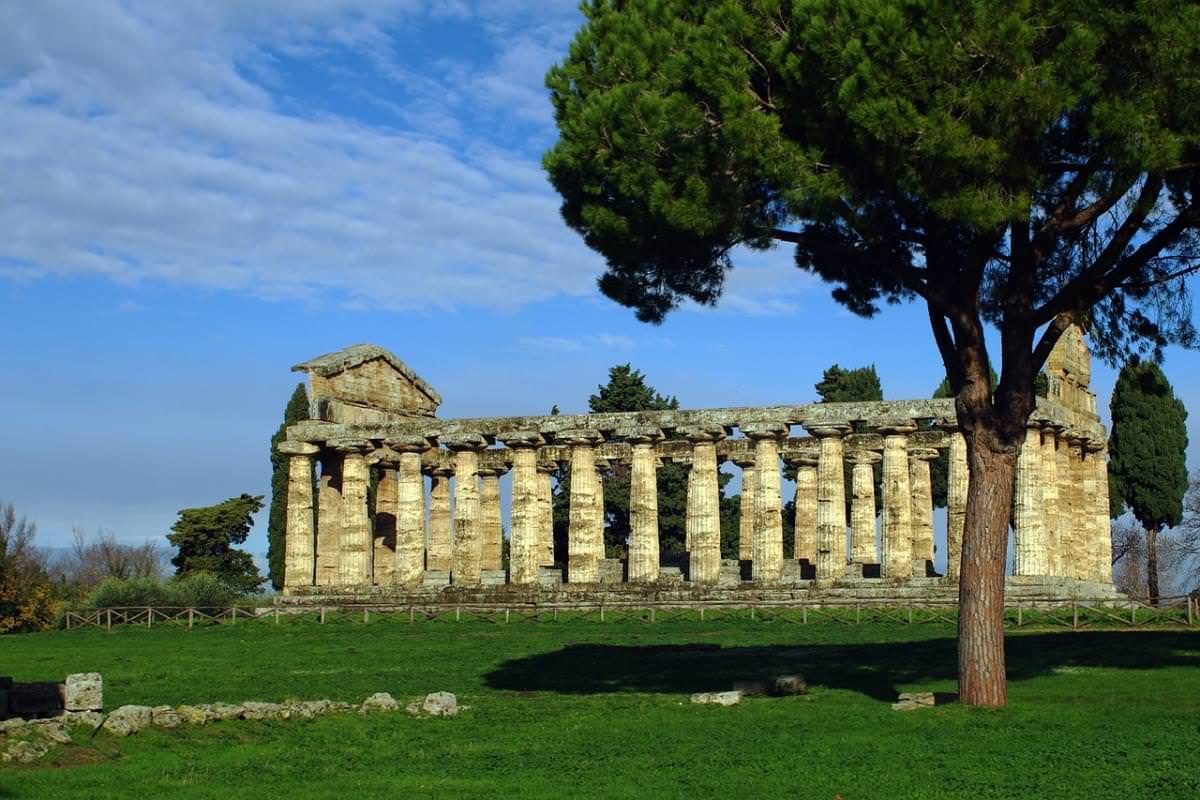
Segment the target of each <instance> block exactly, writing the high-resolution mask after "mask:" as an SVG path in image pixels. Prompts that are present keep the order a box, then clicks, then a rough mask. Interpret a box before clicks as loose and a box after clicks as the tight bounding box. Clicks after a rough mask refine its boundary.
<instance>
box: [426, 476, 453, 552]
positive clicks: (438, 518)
mask: <svg viewBox="0 0 1200 800" xmlns="http://www.w3.org/2000/svg"><path fill="white" fill-rule="evenodd" d="M429 474H430V475H431V476H432V477H431V479H430V483H429V544H428V549H427V550H426V551H425V569H427V570H430V571H431V572H449V571H450V570H451V568H452V567H453V566H454V533H453V531H454V523H453V521H452V518H451V516H450V479H451V478H452V477H454V468H453V467H451V466H449V465H447V464H438V465H436V466H434V467H433V469H431V470H430V471H429Z"/></svg>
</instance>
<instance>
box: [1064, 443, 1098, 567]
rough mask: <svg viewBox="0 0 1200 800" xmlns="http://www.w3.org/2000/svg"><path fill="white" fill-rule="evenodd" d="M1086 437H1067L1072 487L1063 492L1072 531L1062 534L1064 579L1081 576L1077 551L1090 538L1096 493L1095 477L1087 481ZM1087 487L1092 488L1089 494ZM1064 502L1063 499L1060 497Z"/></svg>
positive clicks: (1069, 474) (1068, 470) (1068, 471)
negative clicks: (1092, 506) (1092, 503)
mask: <svg viewBox="0 0 1200 800" xmlns="http://www.w3.org/2000/svg"><path fill="white" fill-rule="evenodd" d="M1087 441H1088V440H1087V439H1086V438H1083V437H1080V436H1078V435H1074V434H1072V435H1070V436H1069V437H1068V438H1067V454H1068V455H1067V464H1068V466H1067V476H1069V481H1070V486H1066V487H1064V486H1062V485H1061V484H1060V486H1059V488H1060V491H1061V490H1062V489H1064V488H1065V489H1066V490H1067V492H1066V494H1065V495H1064V496H1069V497H1070V498H1071V499H1070V505H1071V524H1070V528H1069V530H1067V531H1066V532H1065V533H1061V534H1060V535H1059V544H1060V550H1059V561H1058V574H1059V575H1061V576H1063V577H1064V578H1075V577H1078V573H1077V567H1078V561H1077V560H1076V559H1077V557H1078V556H1077V554H1078V552H1079V551H1080V550H1082V549H1083V547H1084V544H1083V543H1084V542H1085V541H1087V532H1088V529H1089V528H1090V527H1091V523H1090V517H1091V513H1090V512H1091V506H1090V505H1089V504H1090V502H1091V501H1092V494H1094V493H1095V480H1094V479H1093V480H1089V481H1086V484H1085V475H1084V472H1085V467H1084V461H1083V459H1084V454H1085V452H1086V448H1087ZM1088 490H1091V492H1090V493H1089V491H1088ZM1060 502H1061V500H1060Z"/></svg>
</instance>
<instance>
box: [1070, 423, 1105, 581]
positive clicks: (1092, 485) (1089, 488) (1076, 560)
mask: <svg viewBox="0 0 1200 800" xmlns="http://www.w3.org/2000/svg"><path fill="white" fill-rule="evenodd" d="M1095 447H1096V445H1095V444H1093V443H1092V440H1090V439H1081V440H1080V442H1079V462H1078V466H1077V474H1078V476H1079V488H1080V492H1081V494H1080V498H1079V512H1078V513H1079V525H1078V527H1077V528H1076V529H1075V537H1074V539H1073V541H1072V542H1071V552H1070V554H1069V559H1070V560H1069V563H1068V565H1067V575H1069V576H1070V577H1072V578H1077V579H1079V580H1087V579H1088V574H1089V573H1090V572H1091V562H1092V552H1091V551H1092V548H1093V547H1094V546H1095V543H1096V539H1097V538H1099V537H1098V534H1099V526H1098V525H1097V524H1096V523H1097V521H1098V520H1097V518H1096V506H1097V505H1098V503H1097V498H1098V495H1099V486H1098V483H1099V481H1097V480H1096V470H1095V469H1093V466H1094V459H1093V457H1092V452H1093V448H1095ZM1105 482H1106V483H1107V476H1105Z"/></svg>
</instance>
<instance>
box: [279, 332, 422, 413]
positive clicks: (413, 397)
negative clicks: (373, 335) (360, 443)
mask: <svg viewBox="0 0 1200 800" xmlns="http://www.w3.org/2000/svg"><path fill="white" fill-rule="evenodd" d="M292 371H293V372H306V373H308V376H309V380H310V381H311V383H312V387H311V390H310V392H309V396H310V398H311V400H310V402H311V404H312V411H313V418H314V419H318V420H324V421H329V422H339V423H359V424H361V423H379V422H388V421H392V420H410V419H422V418H429V417H432V416H433V414H434V412H435V411H437V407H438V406H439V405H441V402H442V398H441V396H440V395H439V394H438V393H437V392H436V391H434V389H433V387H431V386H430V385H429V384H428V383H426V382H425V381H423V380H421V378H420V377H418V376H417V374H416V373H415V372H413V371H412V369H410V368H409V366H408V365H407V364H405V363H404V362H403V361H401V360H400V359H399V358H397V357H396V356H395V355H393V354H392V353H390V352H388V351H387V350H385V349H384V348H382V347H379V346H377V345H369V344H356V345H352V346H350V347H347V348H346V349H345V350H339V351H337V352H336V353H328V354H326V355H323V356H319V357H318V358H314V359H312V360H310V361H305V362H304V363H302V364H297V365H296V366H294V367H292Z"/></svg>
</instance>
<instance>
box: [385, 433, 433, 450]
mask: <svg viewBox="0 0 1200 800" xmlns="http://www.w3.org/2000/svg"><path fill="white" fill-rule="evenodd" d="M383 443H384V444H385V445H387V446H388V447H390V448H392V449H393V450H395V451H396V452H397V453H424V452H425V451H426V450H432V449H433V443H432V442H430V440H429V437H427V436H389V437H388V438H387V439H384V440H383Z"/></svg>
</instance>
